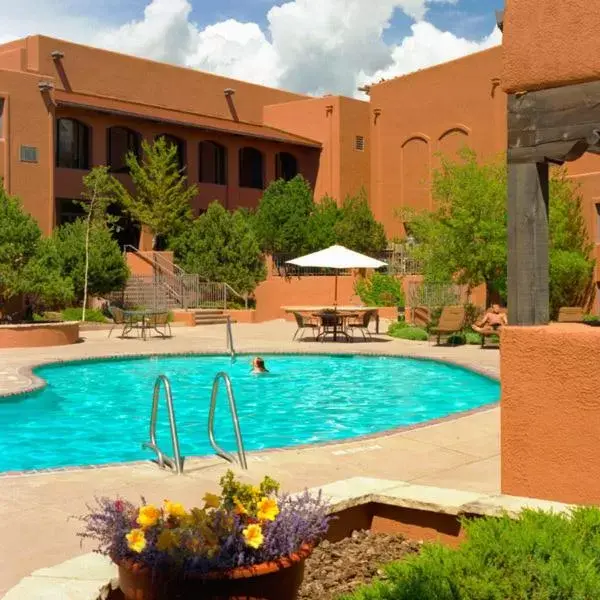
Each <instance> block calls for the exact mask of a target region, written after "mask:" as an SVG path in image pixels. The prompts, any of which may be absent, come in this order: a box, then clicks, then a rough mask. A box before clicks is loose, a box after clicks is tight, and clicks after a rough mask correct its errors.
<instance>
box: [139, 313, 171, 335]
mask: <svg viewBox="0 0 600 600" xmlns="http://www.w3.org/2000/svg"><path fill="white" fill-rule="evenodd" d="M144 328H145V329H154V331H156V333H158V334H159V335H160V336H162V337H172V333H171V324H170V323H169V313H168V312H161V313H153V314H150V315H148V316H147V317H146V322H145V324H144ZM161 329H162V331H161ZM167 331H168V335H167Z"/></svg>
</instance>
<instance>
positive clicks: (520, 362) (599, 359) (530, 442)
mask: <svg viewBox="0 0 600 600" xmlns="http://www.w3.org/2000/svg"><path fill="white" fill-rule="evenodd" d="M500 341H501V346H502V352H501V355H500V361H501V362H500V371H501V383H502V402H501V450H502V451H501V457H502V475H501V477H502V492H503V493H505V494H512V495H519V496H531V497H534V498H547V499H550V500H558V501H560V502H572V503H577V504H598V501H599V499H600V453H599V452H598V439H599V432H600V369H598V365H599V364H600V328H595V327H589V326H586V325H578V324H567V323H564V324H552V325H548V326H545V327H506V328H504V329H503V331H502V334H501V339H500Z"/></svg>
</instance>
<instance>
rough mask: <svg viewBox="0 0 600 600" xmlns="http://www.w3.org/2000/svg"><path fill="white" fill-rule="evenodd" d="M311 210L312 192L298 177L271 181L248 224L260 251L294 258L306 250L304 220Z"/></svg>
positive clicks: (312, 202) (305, 220)
mask: <svg viewBox="0 0 600 600" xmlns="http://www.w3.org/2000/svg"><path fill="white" fill-rule="evenodd" d="M314 208H315V205H314V201H313V193H312V189H311V187H310V184H309V183H308V181H306V179H304V178H303V177H302V176H301V175H297V176H296V177H294V178H293V179H290V180H289V181H284V180H283V179H278V180H276V181H273V182H271V183H270V184H269V187H267V189H266V190H265V191H264V194H263V195H262V198H261V199H260V202H259V204H258V208H257V210H256V213H255V215H254V218H253V221H252V223H253V226H254V228H255V230H256V235H257V239H258V243H259V245H260V248H261V250H262V251H263V252H266V253H269V254H274V253H277V252H284V253H290V254H297V255H298V254H301V253H303V252H304V251H306V250H307V248H308V244H307V228H308V221H309V218H310V216H311V214H312V212H313V210H314Z"/></svg>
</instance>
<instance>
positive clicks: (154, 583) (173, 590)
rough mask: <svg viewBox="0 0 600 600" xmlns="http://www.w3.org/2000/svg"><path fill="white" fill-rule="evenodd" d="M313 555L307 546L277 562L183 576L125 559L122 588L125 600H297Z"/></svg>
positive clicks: (120, 573) (122, 570)
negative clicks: (308, 560)
mask: <svg viewBox="0 0 600 600" xmlns="http://www.w3.org/2000/svg"><path fill="white" fill-rule="evenodd" d="M311 552H312V547H311V546H308V545H307V546H303V547H302V548H301V549H300V551H299V552H298V553H296V554H293V555H292V556H290V557H284V558H281V559H280V560H278V561H273V562H267V563H262V564H259V565H254V566H252V567H238V568H235V569H232V570H230V571H222V572H220V571H214V572H212V573H206V574H202V575H201V574H197V575H196V574H193V573H187V574H186V575H185V576H181V577H177V576H173V573H172V572H170V571H160V570H155V571H152V569H150V568H149V567H147V566H146V565H143V564H141V563H138V562H135V561H133V560H124V561H121V562H120V563H118V567H119V585H120V587H121V591H122V592H123V594H124V596H125V600H295V599H296V598H297V595H298V590H299V588H300V584H301V583H302V578H303V577H304V561H305V559H306V558H307V557H308V556H309V555H310V553H311Z"/></svg>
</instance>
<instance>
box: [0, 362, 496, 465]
mask: <svg viewBox="0 0 600 600" xmlns="http://www.w3.org/2000/svg"><path fill="white" fill-rule="evenodd" d="M264 358H265V361H266V364H267V367H268V369H269V370H270V373H269V374H266V375H252V374H251V373H250V364H249V363H250V360H251V357H249V356H238V358H237V361H236V362H235V363H233V364H231V362H230V360H229V358H228V357H225V356H206V355H195V356H189V355H186V356H159V357H142V358H123V359H110V360H93V361H82V362H73V363H62V364H58V365H48V366H43V367H39V368H37V369H35V373H36V375H38V376H39V377H41V378H42V379H44V380H45V381H46V382H47V386H46V387H45V388H44V389H42V390H38V391H36V392H32V393H29V394H24V395H20V396H9V397H4V398H1V397H0V471H12V470H28V469H42V468H49V467H64V466H77V465H93V464H103V463H109V462H126V461H133V460H140V459H144V458H153V456H154V455H153V454H152V453H151V452H150V451H148V450H142V449H141V444H142V443H143V442H145V441H147V440H148V424H149V416H150V407H151V402H152V390H153V386H154V382H155V379H156V377H157V376H158V375H160V374H162V373H164V374H165V375H167V376H168V377H169V379H170V380H171V386H172V390H173V399H174V405H175V413H176V416H177V427H178V431H179V438H180V444H181V452H182V454H183V455H184V456H198V455H206V454H211V453H212V449H211V447H210V445H209V442H208V438H207V433H206V427H207V419H208V408H209V404H210V393H211V388H212V383H213V379H214V376H215V375H216V373H217V372H219V371H225V372H227V373H228V374H229V375H230V377H231V380H232V383H233V389H234V392H235V396H236V401H237V405H238V412H239V418H240V425H241V428H242V434H243V437H244V443H245V446H246V449H247V450H259V449H263V448H280V447H285V446H295V445H299V444H313V443H322V442H328V441H334V440H343V439H347V438H355V437H358V436H362V435H367V434H373V433H378V432H383V431H386V430H390V429H393V428H396V427H401V426H406V425H413V424H416V423H421V422H424V421H429V420H431V419H436V418H439V417H444V416H447V415H449V414H452V413H456V412H461V411H465V410H469V409H472V408H476V407H479V406H483V405H485V404H489V403H492V402H496V401H498V398H499V395H500V393H499V384H498V383H497V382H496V381H494V380H492V379H489V378H487V377H484V376H482V375H479V374H477V373H474V372H472V371H468V370H466V369H462V368H460V367H455V366H452V365H448V364H444V363H439V362H433V361H425V360H415V359H408V358H398V357H387V356H359V355H351V356H340V355H335V356H330V355H271V356H269V355H265V356H264ZM158 423H159V425H158V429H157V431H158V440H159V443H160V445H161V446H162V447H163V449H164V450H165V451H166V452H168V453H169V454H170V453H171V445H170V440H169V435H168V421H167V417H166V410H165V409H164V402H161V409H160V410H159V415H158ZM215 435H216V439H217V441H218V442H219V444H220V445H221V446H222V447H224V448H226V449H231V450H233V449H234V448H235V438H234V434H233V429H232V426H231V417H230V415H229V411H228V407H227V402H226V395H225V390H224V389H223V386H221V391H220V397H219V402H218V403H217V411H216V419H215Z"/></svg>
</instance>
